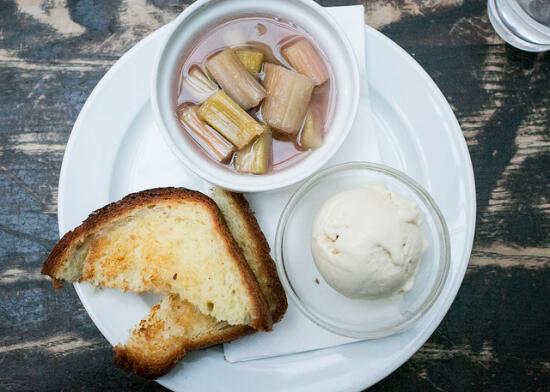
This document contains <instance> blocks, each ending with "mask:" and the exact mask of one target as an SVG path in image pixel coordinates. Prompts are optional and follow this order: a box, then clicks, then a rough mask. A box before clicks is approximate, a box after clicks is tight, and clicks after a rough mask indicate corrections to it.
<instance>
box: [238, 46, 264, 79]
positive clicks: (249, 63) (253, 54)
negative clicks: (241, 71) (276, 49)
mask: <svg viewBox="0 0 550 392" xmlns="http://www.w3.org/2000/svg"><path fill="white" fill-rule="evenodd" d="M235 53H236V54H237V57H238V58H239V61H240V62H241V63H242V64H243V65H244V67H245V68H246V69H247V70H248V72H252V74H253V75H257V74H258V73H260V71H261V69H262V63H263V62H264V54H263V53H262V52H260V51H259V50H251V49H240V50H237V51H235Z"/></svg>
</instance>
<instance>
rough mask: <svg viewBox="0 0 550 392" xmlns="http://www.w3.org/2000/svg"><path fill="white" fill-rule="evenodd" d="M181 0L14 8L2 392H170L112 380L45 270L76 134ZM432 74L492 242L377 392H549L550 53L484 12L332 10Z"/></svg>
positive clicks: (6, 80) (1, 81)
mask: <svg viewBox="0 0 550 392" xmlns="http://www.w3.org/2000/svg"><path fill="white" fill-rule="evenodd" d="M188 3H190V2H186V1H176V0H112V1H92V0H0V91H1V93H0V299H1V301H0V369H1V370H0V389H2V390H7V391H23V390H52V391H54V390H55V391H58V390H75V389H81V390H90V391H91V390H163V388H162V387H160V386H159V385H158V384H156V383H152V382H145V381H143V380H141V379H139V378H138V377H135V376H132V375H127V374H125V373H124V372H122V371H121V370H119V369H118V368H116V367H115V366H113V365H112V351H111V347H110V346H109V344H108V343H107V342H106V341H105V339H104V338H103V337H102V336H101V334H100V333H99V331H98V330H97V329H96V327H95V326H94V324H93V323H92V321H91V320H90V318H89V316H88V315H87V314H86V312H85V310H84V309H83V307H82V305H81V304H80V302H79V300H78V298H77V296H76V295H75V293H74V291H73V290H71V289H68V290H63V291H60V292H58V293H53V291H52V289H51V283H50V282H49V281H48V280H46V279H44V278H43V277H42V276H41V275H40V274H39V271H40V267H41V264H42V262H43V260H44V259H45V257H46V256H47V254H48V252H49V250H50V249H51V248H52V246H53V245H54V244H55V242H56V241H57V239H58V234H57V220H56V203H57V183H58V175H59V169H60V167H61V162H62V158H63V153H64V149H65V145H66V142H67V140H68V137H69V134H70V131H71V128H72V125H73V123H74V121H75V119H76V116H77V115H78V112H79V111H80V109H81V107H82V105H83V104H84V102H85V100H86V98H87V97H88V95H89V94H90V92H91V91H92V89H93V88H94V86H95V85H96V84H97V82H98V81H99V79H100V78H101V77H102V76H103V75H104V74H105V72H106V71H107V70H108V69H109V68H110V66H111V65H112V64H114V62H116V60H117V59H118V58H119V57H120V56H121V55H122V54H123V53H124V52H126V51H127V50H128V49H130V48H131V47H132V46H133V45H135V44H136V43H137V42H139V40H141V39H142V38H144V37H145V36H147V35H148V34H150V33H151V32H152V31H154V30H156V29H157V28H159V27H160V26H162V25H164V24H166V23H167V22H169V21H171V20H172V19H173V18H175V17H176V16H177V14H178V13H179V12H181V11H182V10H183V9H184V8H185V7H186V6H187V5H188ZM320 3H321V4H323V5H327V6H329V5H350V4H364V5H365V22H366V23H368V24H369V25H371V26H373V27H374V28H376V29H378V30H380V31H381V32H383V33H384V34H386V35H387V36H389V37H390V38H391V39H393V40H394V41H396V42H397V43H398V44H399V45H401V46H402V47H403V48H405V50H407V51H408V52H409V53H411V54H412V55H413V56H414V57H415V59H416V60H417V61H418V62H419V63H420V64H421V65H422V66H423V67H424V68H425V69H426V71H427V72H428V73H429V74H430V75H431V77H432V78H433V79H434V80H435V81H436V83H437V84H438V86H439V87H440V89H441V90H442V92H443V93H444V95H445V96H446V98H447V100H448V101H449V103H450V104H451V106H452V108H453V110H454V112H455V114H456V116H457V118H458V120H459V122H460V124H461V126H462V129H463V133H464V136H465V138H466V141H467V143H468V147H469V149H470V153H471V156H472V161H473V164H474V169H475V175H476V187H477V202H478V215H477V222H478V223H477V229H476V240H475V245H474V250H473V253H472V257H471V260H470V265H469V267H468V271H467V274H466V278H465V280H464V284H463V286H462V288H461V289H460V292H459V294H458V296H457V298H456V301H455V302H454V303H453V305H452V307H451V309H450V311H449V313H448V314H447V316H446V317H445V319H444V320H443V322H442V323H441V325H440V326H439V328H438V329H437V330H436V332H435V333H434V335H433V336H432V337H431V338H430V339H429V340H428V342H427V343H426V344H425V345H424V346H423V347H422V348H421V349H420V350H419V351H418V353H416V354H415V355H414V356H413V357H412V358H411V360H409V361H408V362H407V363H406V364H404V365H403V366H402V367H401V368H400V369H398V370H397V371H396V372H394V373H393V374H392V375H390V376H389V377H387V378H386V379H385V380H383V381H381V382H380V383H378V384H377V385H375V386H374V387H373V388H372V389H373V390H375V391H378V390H379V391H387V390H400V391H418V390H423V391H464V390H480V391H481V390H486V391H493V390H495V391H496V390H499V391H501V390H504V391H508V390H509V391H517V390H529V391H548V390H549V385H550V350H549V347H550V346H549V339H548V331H549V330H550V316H549V312H548V309H549V308H550V300H549V298H550V293H549V286H550V284H549V283H550V269H549V268H550V188H549V184H550V53H542V54H532V53H523V52H520V51H518V50H516V49H514V48H512V47H510V46H507V45H505V44H504V43H503V41H502V40H501V39H500V38H499V37H498V36H497V35H496V34H495V33H494V31H493V29H492V27H491V25H490V23H489V21H488V17H487V12H486V2H485V1H483V0H371V1H360V0H345V1H337V0H323V1H320Z"/></svg>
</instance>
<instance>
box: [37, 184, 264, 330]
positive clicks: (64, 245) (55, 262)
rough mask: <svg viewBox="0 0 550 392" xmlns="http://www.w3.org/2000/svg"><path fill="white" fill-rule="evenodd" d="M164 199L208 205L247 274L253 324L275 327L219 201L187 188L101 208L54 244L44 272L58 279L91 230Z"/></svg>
mask: <svg viewBox="0 0 550 392" xmlns="http://www.w3.org/2000/svg"><path fill="white" fill-rule="evenodd" d="M162 200H176V201H177V200H187V201H194V202H197V203H200V204H202V205H203V206H204V207H205V208H208V209H209V210H210V211H211V213H212V215H213V216H214V217H215V222H216V223H215V224H216V229H217V230H218V232H219V233H220V234H221V235H222V237H223V238H224V240H225V241H226V242H227V245H228V248H229V250H230V252H231V255H232V256H233V259H234V260H235V261H236V263H237V267H238V269H239V272H240V273H241V275H242V277H243V281H244V282H245V284H246V286H247V291H248V292H249V295H250V297H251V300H252V304H253V314H254V316H255V317H254V318H253V320H252V321H251V323H250V326H251V327H253V328H254V329H258V330H271V326H272V321H271V314H270V312H269V311H268V308H267V304H266V301H265V298H264V296H263V295H262V293H261V291H260V289H259V287H258V282H257V280H256V277H255V276H254V274H253V272H252V270H251V269H250V266H249V265H248V263H247V262H246V260H245V258H244V256H243V255H242V252H241V250H240V249H239V247H238V245H237V244H236V243H235V240H234V239H233V237H232V236H231V234H230V232H229V229H228V227H227V224H226V222H225V220H224V218H223V216H222V215H221V213H220V211H219V209H218V206H217V205H216V203H215V202H214V201H213V200H212V199H211V198H209V197H208V196H206V195H204V194H202V193H200V192H197V191H193V190H189V189H185V188H157V189H150V190H146V191H141V192H137V193H132V194H130V195H127V196H125V197H124V198H123V199H121V200H119V201H117V202H114V203H111V204H108V205H106V206H105V207H103V208H100V209H98V210H97V211H95V212H93V213H92V214H90V216H88V218H87V219H86V220H85V221H84V222H83V223H82V224H81V225H80V226H78V227H77V228H75V229H74V230H72V231H69V232H67V233H66V234H65V235H64V236H63V237H62V238H61V240H60V241H59V242H58V243H57V245H56V246H55V247H54V249H53V250H52V252H51V253H50V255H49V256H48V258H47V259H46V261H45V263H44V266H43V268H42V273H43V274H45V275H49V276H50V277H52V278H53V279H57V278H58V271H59V269H60V268H61V266H62V265H63V263H65V262H66V261H67V256H68V253H69V250H70V249H71V247H72V246H73V245H75V244H76V243H77V242H78V241H79V240H81V239H82V238H84V237H85V236H86V235H88V234H89V233H93V232H95V231H96V230H97V229H99V228H100V227H101V226H102V225H104V224H106V223H108V222H110V221H111V220H113V219H115V218H117V217H120V216H123V215H125V214H127V213H128V212H130V211H132V210H133V209H134V208H136V207H140V206H144V205H147V204H153V203H155V202H159V201H162Z"/></svg>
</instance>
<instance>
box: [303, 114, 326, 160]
mask: <svg viewBox="0 0 550 392" xmlns="http://www.w3.org/2000/svg"><path fill="white" fill-rule="evenodd" d="M324 136H325V134H324V126H323V121H322V118H321V115H320V113H319V110H316V109H313V108H311V107H310V108H309V109H308V111H307V114H306V121H305V123H304V129H302V133H301V134H300V145H301V146H302V147H303V148H306V149H311V150H315V149H316V148H319V147H321V146H322V145H323V139H324Z"/></svg>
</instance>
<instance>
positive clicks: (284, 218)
mask: <svg viewBox="0 0 550 392" xmlns="http://www.w3.org/2000/svg"><path fill="white" fill-rule="evenodd" d="M351 169H360V170H367V171H374V172H378V173H382V174H385V175H389V176H391V177H393V178H395V179H396V180H397V181H399V182H401V183H402V184H404V185H405V186H406V187H407V188H408V189H410V190H411V191H412V192H413V193H414V194H415V195H416V196H417V197H419V198H420V199H421V200H422V202H423V203H424V204H425V205H426V207H427V208H428V209H429V210H431V211H430V213H431V216H432V218H433V220H434V222H435V224H436V226H437V227H438V232H440V233H441V235H440V236H438V237H441V244H440V247H441V250H440V252H439V255H438V256H437V258H438V260H437V268H438V276H437V279H436V281H435V282H434V284H433V286H432V288H431V290H430V293H429V295H428V296H427V298H426V299H425V300H424V301H423V302H422V304H421V305H420V306H419V307H418V308H417V309H416V310H414V311H413V312H410V315H408V316H406V319H405V320H404V321H402V322H398V323H393V324H392V325H391V326H389V327H384V328H382V329H378V330H372V329H368V330H366V329H365V330H356V329H354V330H350V329H346V328H342V327H339V326H337V325H334V324H333V323H329V322H326V321H325V320H323V318H322V317H320V316H319V315H317V314H316V313H315V312H313V311H311V309H309V307H308V306H307V305H306V304H305V303H304V302H303V301H302V300H301V299H300V296H299V295H298V294H297V293H296V291H295V290H294V287H293V285H292V283H291V279H290V277H289V276H288V273H287V269H286V267H285V260H284V256H283V244H284V238H285V229H286V227H287V224H288V221H289V216H290V214H291V213H292V212H293V210H294V207H295V206H296V204H297V203H298V202H299V201H300V200H301V199H302V197H303V195H304V194H305V193H307V192H308V191H309V190H310V189H311V188H312V187H313V186H314V185H316V184H317V183H318V182H319V181H321V180H322V179H323V178H325V177H328V176H330V175H332V174H334V173H338V172H342V171H347V170H351ZM450 247H451V244H450V236H449V230H448V227H447V223H446V222H445V218H444V217H443V214H442V213H441V210H440V209H439V207H438V206H437V204H436V203H435V201H434V200H433V198H432V197H431V195H430V194H429V193H428V192H427V191H426V190H425V189H424V188H423V187H422V186H421V185H420V184H419V183H418V182H416V181H415V180H414V179H412V178H411V177H409V176H408V175H406V174H405V173H402V172H400V171H398V170H396V169H393V168H391V167H389V166H386V165H383V164H378V163H370V162H347V163H343V164H338V165H334V166H330V167H327V168H325V169H322V170H320V171H318V172H317V173H316V174H315V175H313V176H311V177H310V178H308V179H307V180H306V181H304V182H303V183H302V184H301V185H300V186H299V187H298V189H297V190H296V191H295V192H294V193H293V194H292V196H291V197H290V198H289V200H288V201H287V203H286V205H285V207H284V209H283V211H282V213H281V216H280V218H279V222H278V224H277V229H276V234H275V260H276V266H277V272H278V273H279V276H280V277H281V282H282V284H283V287H284V288H285V291H286V293H287V295H289V296H290V298H291V300H292V301H293V303H294V304H295V305H296V306H297V307H298V309H299V310H300V312H301V313H302V314H303V315H304V316H306V317H307V318H308V319H309V320H311V321H313V322H314V323H315V324H317V325H319V326H320V327H322V328H324V329H326V330H329V331H331V332H334V333H336V334H338V335H342V336H346V337H351V338H360V339H377V338H382V337H386V336H390V335H394V334H396V333H399V332H403V331H405V330H406V329H407V328H409V327H410V326H411V325H412V324H413V323H414V322H415V321H417V320H418V319H419V318H420V317H422V316H423V315H424V314H426V313H427V312H428V311H429V310H430V309H431V308H432V305H433V304H434V303H435V301H436V300H437V298H439V295H440V293H441V291H442V290H443V287H444V285H445V282H446V281H447V277H448V275H449V269H450V261H451V259H450Z"/></svg>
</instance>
